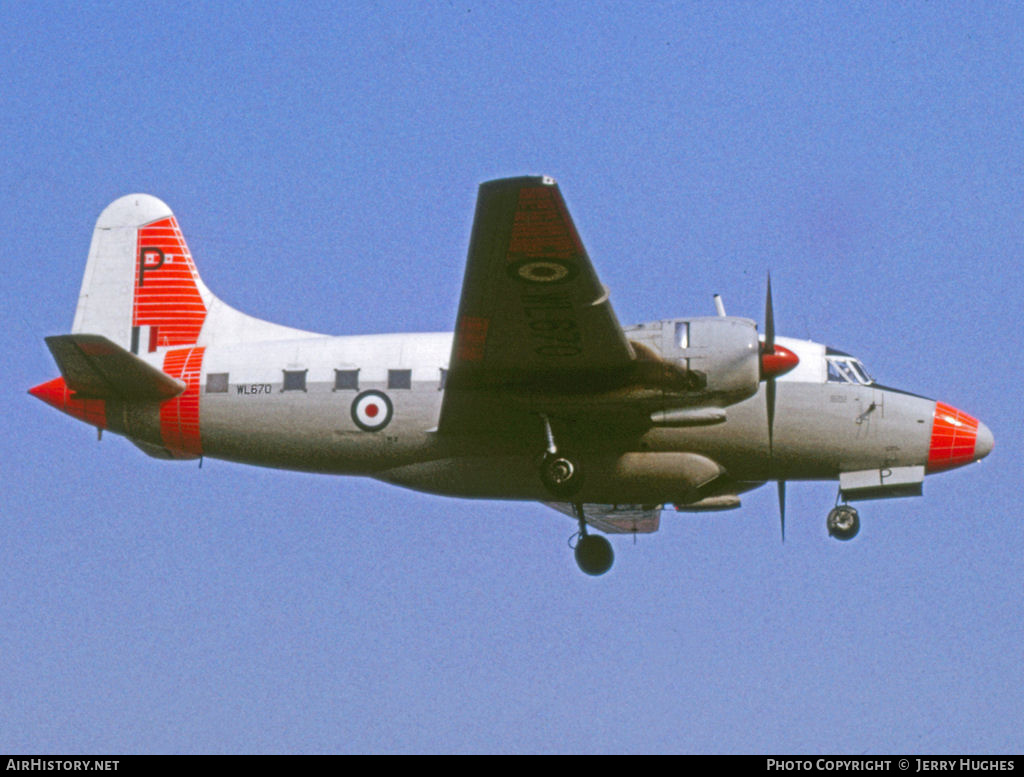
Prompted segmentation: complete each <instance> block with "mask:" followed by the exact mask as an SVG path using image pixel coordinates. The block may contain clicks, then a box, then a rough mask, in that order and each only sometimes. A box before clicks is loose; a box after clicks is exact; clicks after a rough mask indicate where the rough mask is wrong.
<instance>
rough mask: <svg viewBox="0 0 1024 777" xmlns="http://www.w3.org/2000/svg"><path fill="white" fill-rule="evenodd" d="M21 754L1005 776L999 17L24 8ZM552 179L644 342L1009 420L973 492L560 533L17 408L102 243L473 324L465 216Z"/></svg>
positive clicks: (1018, 34)
mask: <svg viewBox="0 0 1024 777" xmlns="http://www.w3.org/2000/svg"><path fill="white" fill-rule="evenodd" d="M0 72H2V73H3V75H4V78H3V85H2V87H0V132H2V143H0V170H2V172H0V175H2V178H3V186H2V187H0V235H3V240H2V242H0V262H2V267H3V268H4V282H3V286H2V289H3V296H4V304H3V308H2V316H3V326H2V337H3V348H4V352H5V354H6V355H7V359H6V363H7V365H8V367H9V372H8V373H7V376H6V380H5V381H4V382H3V388H2V390H0V398H2V399H0V401H2V403H3V405H2V406H3V409H4V418H5V421H6V424H5V429H6V434H5V439H4V442H3V443H2V445H3V451H4V456H3V462H4V463H3V467H2V469H0V531H2V533H3V537H4V541H3V542H2V543H0V663H2V666H3V667H4V671H3V672H2V673H0V751H7V752H13V751H25V752H64V753H67V752H352V751H359V752H365V751H371V752H409V751H414V752H421V751H427V752H434V751H443V752H449V751H455V752H466V751H469V752H474V751H487V752H650V751H667V752H756V753H780V752H782V753H784V752H842V753H875V752H879V753H885V752H932V753H939V752H1020V750H1021V749H1022V745H1024V735H1022V734H1021V731H1022V728H1024V725H1022V724H1024V701H1022V699H1024V696H1022V694H1021V692H1020V689H1021V687H1022V686H1024V649H1022V647H1021V645H1022V644H1024V626H1022V615H1024V613H1022V609H1024V608H1022V599H1024V596H1022V587H1021V580H1022V579H1024V543H1022V539H1021V537H1022V533H1021V532H1020V530H1019V522H1020V510H1019V507H1020V502H1021V500H1020V496H1019V493H1020V492H1019V483H1020V464H1019V462H1020V460H1021V411H1020V399H1019V396H1020V390H1021V389H1020V383H1021V369H1020V359H1019V354H1020V350H1021V349H1020V334H1019V333H1020V316H1021V302H1020V300H1021V294H1022V290H1024V270H1022V269H1021V261H1020V260H1021V255H1022V252H1024V228H1022V223H1024V221H1022V213H1024V155H1022V153H1024V152H1022V150H1021V149H1022V148H1024V122H1022V121H1021V117H1022V116H1024V90H1022V87H1021V85H1022V84H1024V11H1021V9H1020V7H1019V6H1017V5H1014V4H1009V3H986V4H966V3H965V4H953V3H940V4H935V3H929V4H921V3H903V4H876V3H857V4H836V5H833V4H825V3H818V4H790V3H783V4H773V3H759V4H745V3H744V4H740V3H717V4H706V3H699V4H688V3H656V2H650V3H640V4H635V5H633V6H627V5H626V4H622V3H603V2H591V3H585V4H584V3H561V2H544V3H520V4H510V3H498V2H493V3H486V2H484V3H480V2H462V1H461V0H454V2H449V3H437V4H407V3H396V4H389V3H381V4H374V5H370V4H354V3H315V2H313V3H305V4H303V5H302V7H301V8H300V7H298V6H293V5H285V4H269V3H267V4H259V3H257V4H251V3H245V4H243V3H239V4H232V6H231V7H230V8H227V9H225V8H224V7H223V4H216V3H192V2H183V3H174V4H150V5H149V6H147V7H146V8H145V9H144V10H140V9H139V7H138V6H137V5H135V4H121V3H112V4H98V3H89V4H85V3H82V4H79V3H68V4H61V3H34V4H33V3H5V4H3V5H2V6H0ZM540 173H543V174H548V175H552V176H554V177H555V178H557V179H558V180H559V182H560V184H561V187H562V191H563V193H564V195H565V197H566V199H567V201H568V204H569V207H570V209H571V210H572V212H573V215H574V217H575V220H576V223H577V226H578V227H579V230H580V233H581V235H582V237H583V240H584V242H585V243H586V245H587V247H588V249H589V252H590V255H591V257H592V259H593V261H594V264H595V266H596V267H597V270H598V272H599V273H600V275H601V278H602V280H603V282H604V283H605V284H606V285H607V286H608V287H609V288H610V289H611V293H612V302H613V304H614V305H615V308H616V311H617V313H618V315H619V318H620V319H621V320H622V321H623V322H626V323H633V322H637V321H643V320H651V319H656V318H661V317H669V316H678V315H694V314H709V313H711V312H712V311H713V306H712V299H711V295H712V294H713V293H715V292H720V293H722V294H723V295H724V298H725V303H726V306H727V308H728V310H729V312H730V313H733V314H739V315H749V316H751V317H753V318H758V319H759V318H760V317H761V315H762V308H763V304H764V303H763V298H764V297H763V295H764V277H765V273H766V271H767V270H769V269H770V270H771V272H772V280H773V291H774V296H775V311H776V323H777V327H778V329H779V331H780V332H781V333H782V334H787V335H791V336H795V337H807V338H812V339H815V340H818V341H822V342H827V343H829V344H831V345H833V346H835V347H838V348H841V349H843V350H846V351H849V352H852V353H855V354H856V355H858V356H860V357H861V358H862V359H863V360H864V361H865V363H866V364H867V366H868V368H869V369H870V370H871V371H872V372H873V373H874V374H875V375H876V377H878V378H879V379H880V380H882V381H883V382H884V383H886V384H889V385H895V386H900V387H904V388H906V389H909V390H912V391H915V392H917V393H921V394H925V395H927V396H932V397H935V398H938V399H942V400H944V401H946V402H949V403H950V404H952V405H954V406H956V407H959V408H961V409H963V410H965V411H967V412H969V413H972V414H974V415H976V416H978V417H980V418H981V419H982V420H983V421H985V422H986V423H987V424H988V425H989V426H990V427H991V429H992V430H993V433H994V434H995V438H996V449H995V451H994V453H993V454H992V455H991V456H990V457H989V458H988V459H987V460H986V461H985V462H983V463H982V464H980V465H975V466H971V467H968V468H966V469H961V470H957V471H954V472H951V473H947V474H943V475H939V476H937V477H935V478H930V479H929V480H928V482H927V483H926V486H925V495H924V497H923V498H920V499H906V500H893V501H882V502H870V503H865V504H864V505H863V506H862V509H861V518H862V529H861V533H860V535H859V536H858V538H857V539H856V540H855V541H853V542H851V543H847V544H844V543H838V542H835V541H832V540H830V539H829V538H828V537H827V536H826V533H825V528H824V518H825V514H826V512H827V511H828V509H829V508H830V507H831V506H832V504H833V500H834V497H835V486H834V484H830V483H806V484H802V483H794V484H790V486H789V489H788V496H789V503H788V510H787V541H786V543H785V545H782V544H780V542H779V536H778V519H777V507H776V505H775V494H774V489H771V488H765V489H762V490H761V491H758V492H754V493H752V494H749V495H747V496H745V497H744V505H743V507H742V509H740V510H737V511H733V512H729V513H721V514H710V515H685V514H680V515H674V514H673V515H666V516H665V517H664V518H663V524H662V526H663V528H662V530H661V531H660V532H659V533H658V534H656V535H653V536H648V537H641V538H639V540H638V541H637V543H636V544H635V545H633V544H632V541H631V540H629V539H628V538H620V539H618V540H616V541H615V548H616V554H617V558H616V565H615V567H614V568H613V570H612V571H611V572H610V573H609V574H608V575H606V576H605V577H603V578H599V579H590V578H586V577H585V576H583V575H582V574H580V573H579V571H578V570H577V568H576V566H575V564H574V563H573V560H572V555H571V551H570V550H569V548H568V547H567V546H566V540H567V539H568V537H569V536H570V534H571V533H572V532H573V529H574V527H573V525H572V522H571V521H568V520H567V519H566V518H564V517H562V516H560V515H558V514H556V513H554V512H552V511H549V510H547V509H546V508H544V507H542V506H539V505H531V504H517V503H501V502H473V501H464V500H446V499H442V498H439V497H434V496H426V495H421V494H417V493H413V492H409V491H404V490H401V489H396V488H392V487H387V486H384V485H381V484H377V483H375V482H373V481H368V480H361V479H345V478H330V477H326V476H313V475H302V474H295V473H288V472H277V471H263V470H255V469H249V468H245V467H241V466H237V465H233V464H228V463H224V462H218V461H213V460H207V461H206V463H205V465H204V467H203V468H202V469H201V470H200V469H198V468H197V467H196V466H195V465H194V463H177V464H175V463H163V462H158V461H155V460H153V459H149V458H147V457H145V456H143V455H142V454H141V453H140V452H139V451H137V450H136V449H135V448H134V447H133V446H131V445H130V444H129V443H127V442H126V441H124V440H122V439H119V438H117V437H115V436H112V435H108V436H107V437H105V438H104V440H103V441H102V442H101V443H97V442H96V439H95V433H94V432H93V431H92V430H91V429H90V428H88V427H86V426H83V425H81V424H78V423H76V422H74V421H73V420H72V419H70V418H67V417H65V416H63V415H61V414H59V413H56V412H54V411H53V410H52V409H51V408H48V407H46V406H45V405H43V404H42V403H40V402H38V401H36V400H34V399H33V398H31V397H30V396H28V395H27V394H26V393H25V391H26V389H28V388H29V387H30V386H33V385H36V384H37V383H41V382H43V381H44V380H48V379H49V378H51V377H54V376H55V375H56V369H55V366H54V364H53V362H52V360H51V358H50V356H49V353H48V352H47V350H46V347H45V345H44V343H43V337H44V336H46V335H50V334H60V333H64V332H66V331H68V330H69V328H70V325H71V319H72V315H73V312H74V306H75V302H76V299H77V295H78V288H79V284H80V282H81V274H82V271H83V269H84V263H85V257H86V253H87V250H88V245H89V239H90V235H91V231H92V227H93V224H94V222H95V219H96V217H97V215H98V214H99V212H100V211H101V210H102V209H103V207H104V206H105V205H106V204H107V203H108V202H110V201H111V200H113V199H115V198H116V197H118V196H120V195H123V194H126V193H129V192H135V191H145V192H148V193H152V194H154V195H156V196H158V197H160V198H161V199H163V200H164V201H166V202H167V203H168V204H169V205H170V206H171V207H172V208H173V209H174V211H175V213H176V215H177V216H178V220H179V222H180V224H181V226H182V228H183V230H184V232H185V235H186V238H187V239H188V242H189V245H190V247H191V249H192V253H193V255H194V257H195V259H196V262H197V265H198V267H199V270H200V272H201V273H202V275H203V279H204V280H205V281H206V283H207V285H208V286H209V287H210V288H211V289H212V290H213V291H214V292H215V293H217V294H218V295H219V296H220V297H222V298H223V299H224V300H225V301H227V302H228V303H230V304H232V305H234V306H235V307H238V308H240V309H242V310H245V311H246V312H248V313H251V314H254V315H257V316H259V317H262V318H266V319H270V320H274V321H278V322H281V323H284V324H289V325H292V326H296V327H301V328H306V329H313V330H317V331H324V332H329V333H337V334H345V333H362V332H379V331H437V330H447V329H450V328H451V325H452V322H453V319H454V316H455V310H456V305H457V301H458V295H459V286H460V283H461V279H462V271H463V263H464V261H465V252H466V245H467V241H468V236H469V228H470V223H471V219H472V213H473V205H474V201H475V195H476V186H477V185H478V184H479V183H480V182H481V181H485V180H488V179H491V178H495V177H500V176H506V175H520V174H540Z"/></svg>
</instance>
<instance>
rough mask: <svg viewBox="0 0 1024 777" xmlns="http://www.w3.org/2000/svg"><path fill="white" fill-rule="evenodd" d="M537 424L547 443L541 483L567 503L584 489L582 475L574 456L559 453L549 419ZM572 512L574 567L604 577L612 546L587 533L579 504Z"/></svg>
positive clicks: (611, 560)
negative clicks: (575, 524) (576, 527)
mask: <svg viewBox="0 0 1024 777" xmlns="http://www.w3.org/2000/svg"><path fill="white" fill-rule="evenodd" d="M540 420H541V421H542V422H543V423H544V439H545V442H546V447H545V450H544V458H543V459H541V462H540V480H541V482H542V483H543V484H544V488H546V489H547V491H548V493H549V494H551V495H552V496H553V497H555V498H556V499H559V500H563V501H569V500H570V499H572V498H573V497H574V496H576V494H578V493H579V491H580V489H581V488H582V487H583V471H582V470H581V469H580V464H579V461H577V459H576V458H575V457H574V456H572V455H571V454H569V453H566V452H565V451H560V450H559V449H558V445H557V444H556V443H555V434H554V432H553V431H552V430H551V421H550V420H548V417H547V416H546V415H543V414H542V415H541V417H540ZM572 511H573V513H575V515H576V520H577V521H579V524H580V530H579V531H578V532H577V533H576V534H574V535H573V538H572V539H575V540H576V544H575V546H573V547H574V552H575V555H576V563H577V565H579V568H580V570H581V571H583V572H584V573H585V574H588V575H592V576H595V577H596V576H597V575H603V574H604V573H605V572H607V571H608V570H609V569H611V567H612V562H613V561H614V560H615V554H614V553H613V552H612V544H611V543H610V542H608V540H606V539H605V538H604V537H602V536H601V535H599V534H588V533H587V518H586V515H584V512H583V503H582V502H577V501H573V503H572ZM570 545H572V540H570Z"/></svg>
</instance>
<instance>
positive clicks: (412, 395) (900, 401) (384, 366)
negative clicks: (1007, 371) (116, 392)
mask: <svg viewBox="0 0 1024 777" xmlns="http://www.w3.org/2000/svg"><path fill="white" fill-rule="evenodd" d="M627 331H629V330H627ZM780 340H782V341H783V342H784V343H786V344H787V345H788V347H790V348H792V349H793V350H794V351H795V352H797V353H798V354H799V355H800V358H801V365H802V367H801V369H799V370H796V371H794V373H793V374H791V375H787V376H784V377H783V378H781V379H780V380H779V381H778V385H777V396H776V410H775V418H774V424H773V429H772V435H771V440H769V432H768V419H767V411H766V400H765V396H764V394H765V388H764V386H762V387H761V388H760V389H759V390H758V392H757V394H755V395H754V396H752V397H750V398H748V399H746V400H744V401H742V402H739V403H737V404H734V405H731V406H729V407H727V408H724V415H725V420H724V421H722V422H720V423H714V424H708V425H696V426H681V427H680V426H657V425H655V426H653V427H651V426H649V427H648V428H646V429H644V430H634V429H623V428H622V427H620V426H615V425H608V426H606V427H603V426H602V425H601V424H588V425H587V430H586V431H585V433H583V434H585V437H580V436H577V437H576V439H575V440H574V443H575V447H576V448H577V449H578V450H580V451H583V453H581V454H580V458H581V462H582V464H583V466H584V467H585V468H586V471H587V472H588V473H591V474H590V477H589V478H588V481H587V483H586V485H585V486H584V492H583V494H582V498H583V499H585V500H586V501H592V502H606V503H613V504H614V503H632V502H636V503H646V504H660V503H665V502H681V501H682V500H684V499H685V498H686V494H684V493H681V491H682V489H681V487H680V486H679V485H678V483H674V482H673V480H672V478H671V477H665V478H654V479H653V480H652V479H651V478H647V479H644V478H642V477H641V478H637V477H636V473H635V472H632V471H623V470H622V468H621V466H620V462H621V461H622V459H623V457H624V456H628V455H631V454H644V455H647V454H674V453H685V454H697V455H699V456H704V457H707V458H708V459H711V460H714V461H715V462H718V463H719V464H720V465H721V466H722V467H724V469H725V470H726V471H727V472H728V474H729V477H730V480H731V482H734V483H737V484H738V483H757V482H763V481H765V480H769V479H785V480H809V479H833V480H834V479H836V478H838V477H839V476H840V475H841V474H842V473H848V472H856V471H865V470H885V469H886V468H907V467H924V468H926V470H927V471H937V470H939V469H945V468H949V466H958V465H959V464H961V463H966V462H967V461H972V460H974V459H975V458H980V456H983V455H984V454H985V453H987V449H986V446H987V447H991V435H990V434H989V433H988V431H987V429H984V426H983V425H982V427H981V431H980V432H977V431H976V432H975V435H974V439H972V440H971V441H970V443H971V449H970V451H969V452H966V453H965V452H964V451H962V450H961V451H960V453H961V454H962V455H961V456H960V458H959V459H956V460H954V459H953V458H950V457H948V456H947V457H946V458H945V459H938V458H936V446H937V444H938V443H937V440H936V435H937V431H936V430H937V425H936V424H937V422H936V419H937V417H939V416H940V415H941V408H942V407H944V406H942V405H941V403H939V404H937V403H936V402H935V401H933V400H929V399H925V398H923V397H919V396H915V395H913V394H909V393H906V392H902V391H897V390H893V389H888V388H884V387H881V386H879V385H877V384H874V383H869V384H866V385H863V384H860V383H857V382H849V381H836V380H831V381H830V380H828V379H827V378H828V368H827V366H826V364H825V354H826V349H825V347H824V346H821V345H819V344H816V343H812V342H807V341H798V340H788V339H784V338H780ZM451 348H452V335H451V334H450V333H417V334H393V335H362V336H348V337H331V336H320V335H309V336H304V337H297V338H295V339H285V340H273V341H268V342H252V343H241V344H238V343H236V344H231V345H225V346H209V347H195V348H192V349H178V350H174V351H167V352H160V351H157V352H154V353H151V354H147V355H145V356H144V358H145V359H146V360H147V361H150V362H151V363H152V364H153V366H155V367H157V368H159V369H162V370H164V371H168V372H170V374H174V375H177V376H179V377H181V379H182V380H184V381H185V382H186V383H187V385H188V388H187V390H186V391H185V393H184V394H183V395H182V396H180V397H178V398H176V399H174V400H171V401H170V402H163V403H152V402H142V403H138V402H117V401H107V402H106V403H105V407H104V413H103V417H104V424H103V425H105V426H106V428H109V429H111V430H112V431H115V432H118V433H121V434H124V435H126V436H128V437H129V438H131V439H133V440H135V441H137V442H138V443H139V444H140V447H143V449H144V450H147V451H148V452H150V453H156V454H159V453H160V452H161V451H163V452H165V453H166V455H167V457H169V458H170V457H177V458H181V457H183V455H186V454H188V455H192V456H210V457H214V458H222V459H227V460H231V461H237V462H242V463H246V464H254V465H261V466H270V467H278V468H284V469H294V470H304V471H311V472H323V473H332V474H346V475H365V476H370V477H375V478H379V479H381V480H384V481H388V482H391V483H395V484H399V485H403V486H406V487H409V488H413V489H417V490H422V491H429V492H433V493H439V494H446V495H454V496H465V497H493V498H504V499H509V498H512V499H524V500H543V499H545V498H546V496H547V495H546V494H545V492H544V488H543V486H542V484H541V483H540V482H539V481H538V479H537V477H536V468H537V459H538V453H539V452H540V451H542V431H541V426H540V422H539V421H537V420H536V419H533V418H531V417H529V416H525V417H523V418H522V419H520V420H519V421H518V423H519V427H520V429H519V433H514V434H509V433H507V431H506V432H505V433H500V434H498V433H496V434H494V435H475V436H467V437H452V436H442V435H438V434H437V431H436V430H437V427H438V420H439V414H440V412H441V405H442V400H443V397H444V392H445V381H446V376H447V369H448V359H449V356H450V354H451ZM581 388H584V389H585V387H581ZM62 409H67V408H62ZM69 412H71V411H70V410H69ZM73 414H74V413H73ZM80 417H81V416H80ZM495 422H496V429H497V428H498V427H499V426H500V424H499V422H498V419H495ZM942 423H943V422H941V421H940V422H939V425H940V426H941V425H942ZM939 431H941V429H940V430H939ZM652 458H653V459H655V460H656V459H657V456H654V457H652ZM739 490H742V489H741V488H740V489H739Z"/></svg>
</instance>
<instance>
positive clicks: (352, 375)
mask: <svg viewBox="0 0 1024 777" xmlns="http://www.w3.org/2000/svg"><path fill="white" fill-rule="evenodd" d="M346 389H352V390H353V391H358V390H359V370H335V371H334V390H335V391H344V390H346Z"/></svg>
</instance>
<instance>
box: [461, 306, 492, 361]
mask: <svg viewBox="0 0 1024 777" xmlns="http://www.w3.org/2000/svg"><path fill="white" fill-rule="evenodd" d="M490 323H491V322H490V319H487V318H480V317H479V316H463V317H462V318H460V319H459V326H458V329H457V331H456V334H455V337H456V345H455V358H457V359H459V360H461V361H465V362H478V361H482V360H483V358H484V346H485V345H486V344H487V327H488V326H490Z"/></svg>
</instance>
